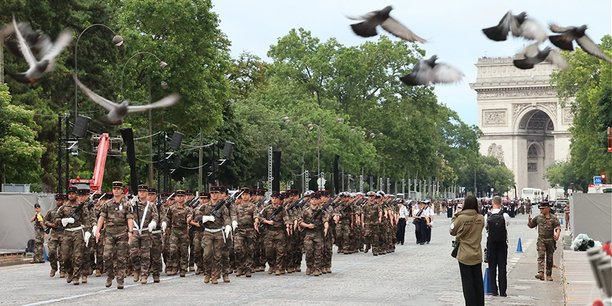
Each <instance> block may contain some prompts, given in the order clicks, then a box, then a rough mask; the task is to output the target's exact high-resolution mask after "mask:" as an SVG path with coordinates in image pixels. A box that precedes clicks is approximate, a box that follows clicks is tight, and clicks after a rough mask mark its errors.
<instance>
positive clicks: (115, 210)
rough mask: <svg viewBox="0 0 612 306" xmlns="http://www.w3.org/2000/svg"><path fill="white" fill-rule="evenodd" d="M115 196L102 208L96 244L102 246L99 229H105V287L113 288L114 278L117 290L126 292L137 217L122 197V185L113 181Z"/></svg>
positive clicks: (96, 228)
mask: <svg viewBox="0 0 612 306" xmlns="http://www.w3.org/2000/svg"><path fill="white" fill-rule="evenodd" d="M112 192H113V198H112V199H110V200H108V201H106V202H105V203H104V204H103V206H102V209H101V210H100V217H99V218H98V224H97V225H96V226H95V227H94V230H95V233H96V241H97V242H100V229H101V228H102V227H104V228H105V230H106V232H105V233H104V255H103V256H104V271H105V272H106V276H107V277H106V283H105V286H106V287H107V288H108V287H110V286H111V285H112V284H113V278H115V277H116V278H117V289H123V280H124V278H125V274H126V263H127V261H128V256H129V244H130V243H131V242H132V239H133V229H134V220H133V219H134V216H133V215H132V212H131V210H130V206H129V203H128V201H127V199H126V198H125V194H124V193H123V182H121V181H114V182H113V183H112Z"/></svg>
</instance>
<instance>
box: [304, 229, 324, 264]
mask: <svg viewBox="0 0 612 306" xmlns="http://www.w3.org/2000/svg"><path fill="white" fill-rule="evenodd" d="M305 232H306V233H305V235H304V253H305V254H306V267H307V268H308V270H310V271H311V272H315V271H319V272H321V269H322V268H323V247H324V246H323V231H322V230H320V229H306V230H305Z"/></svg>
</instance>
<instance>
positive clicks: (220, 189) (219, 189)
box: [210, 186, 227, 193]
mask: <svg viewBox="0 0 612 306" xmlns="http://www.w3.org/2000/svg"><path fill="white" fill-rule="evenodd" d="M210 192H223V193H227V187H225V186H210Z"/></svg>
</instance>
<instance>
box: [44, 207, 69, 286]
mask: <svg viewBox="0 0 612 306" xmlns="http://www.w3.org/2000/svg"><path fill="white" fill-rule="evenodd" d="M60 208H61V206H60V207H56V208H53V209H50V210H49V211H47V214H46V215H45V223H53V224H55V219H56V217H55V216H56V215H57V211H58V210H59V209H60ZM63 233H64V228H63V227H56V228H50V230H49V241H48V244H47V248H48V249H49V253H48V256H49V263H50V264H51V274H53V275H55V272H56V271H58V270H59V271H61V272H63V273H66V270H65V266H64V265H63V264H62V259H61V253H60V252H59V251H60V246H61V239H62V235H63ZM58 262H59V263H60V265H59V267H58Z"/></svg>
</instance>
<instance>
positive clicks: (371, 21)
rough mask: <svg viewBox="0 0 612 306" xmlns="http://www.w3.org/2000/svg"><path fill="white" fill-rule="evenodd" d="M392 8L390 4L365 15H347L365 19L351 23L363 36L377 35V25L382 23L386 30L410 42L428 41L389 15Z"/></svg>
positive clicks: (354, 29) (356, 31)
mask: <svg viewBox="0 0 612 306" xmlns="http://www.w3.org/2000/svg"><path fill="white" fill-rule="evenodd" d="M392 9H393V7H391V6H390V5H389V6H387V7H385V8H383V9H382V10H379V11H372V12H369V13H367V14H365V15H363V16H358V17H350V16H347V17H348V18H349V19H353V20H364V21H362V22H358V23H354V24H351V28H352V29H353V32H355V34H357V35H359V36H361V37H372V36H376V35H377V34H378V32H377V31H376V27H377V26H379V25H380V26H381V27H382V28H383V29H385V31H387V32H389V33H391V34H393V35H394V36H396V37H398V38H400V39H403V40H406V41H409V42H415V41H418V42H420V43H425V42H427V41H426V40H425V39H423V38H421V37H420V36H418V35H416V34H414V32H412V31H410V29H408V28H407V27H406V26H404V25H403V24H401V23H400V22H399V21H397V20H395V18H393V17H391V16H389V13H390V12H391V10H392Z"/></svg>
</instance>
